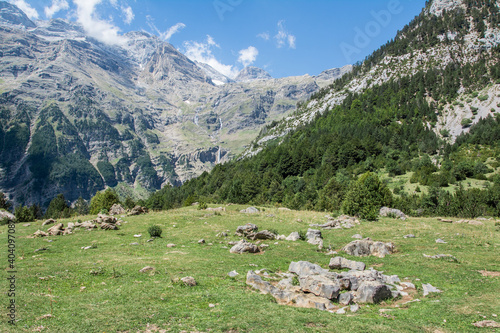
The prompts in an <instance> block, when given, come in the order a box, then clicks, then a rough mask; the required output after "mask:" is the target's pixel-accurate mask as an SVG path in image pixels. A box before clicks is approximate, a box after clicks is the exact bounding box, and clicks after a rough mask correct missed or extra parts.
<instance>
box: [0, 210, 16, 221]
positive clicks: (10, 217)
mask: <svg viewBox="0 0 500 333" xmlns="http://www.w3.org/2000/svg"><path fill="white" fill-rule="evenodd" d="M3 219H7V220H9V221H15V220H16V216H15V215H14V214H11V213H9V212H8V211H6V210H3V209H0V220H3Z"/></svg>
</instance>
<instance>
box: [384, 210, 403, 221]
mask: <svg viewBox="0 0 500 333" xmlns="http://www.w3.org/2000/svg"><path fill="white" fill-rule="evenodd" d="M379 215H380V216H389V217H395V218H398V219H401V220H403V221H404V220H406V218H407V216H406V215H405V214H404V213H403V212H402V211H400V210H399V209H394V208H389V207H382V208H380V212H379Z"/></svg>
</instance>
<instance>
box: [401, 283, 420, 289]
mask: <svg viewBox="0 0 500 333" xmlns="http://www.w3.org/2000/svg"><path fill="white" fill-rule="evenodd" d="M400 285H402V286H403V287H405V288H411V289H416V288H415V285H414V284H413V283H411V282H401V283H400Z"/></svg>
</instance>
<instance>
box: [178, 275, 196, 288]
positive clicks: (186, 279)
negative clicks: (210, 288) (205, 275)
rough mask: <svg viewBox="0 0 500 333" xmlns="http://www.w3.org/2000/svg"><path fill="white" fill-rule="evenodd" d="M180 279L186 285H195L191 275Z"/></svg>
mask: <svg viewBox="0 0 500 333" xmlns="http://www.w3.org/2000/svg"><path fill="white" fill-rule="evenodd" d="M181 281H182V282H184V284H185V285H186V286H188V287H194V286H196V285H197V283H196V280H195V279H194V278H193V277H192V276H186V277H183V278H182V279H181Z"/></svg>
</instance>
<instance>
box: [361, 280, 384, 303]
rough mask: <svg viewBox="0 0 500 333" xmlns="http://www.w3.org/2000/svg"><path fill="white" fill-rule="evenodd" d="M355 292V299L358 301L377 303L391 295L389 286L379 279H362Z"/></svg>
mask: <svg viewBox="0 0 500 333" xmlns="http://www.w3.org/2000/svg"><path fill="white" fill-rule="evenodd" d="M357 292H358V296H357V298H356V301H357V302H360V303H379V302H381V301H383V300H386V299H388V298H392V296H393V295H392V292H391V289H390V288H389V286H387V285H385V284H382V283H381V282H379V281H364V282H362V283H361V284H360V285H359V288H358V290H357Z"/></svg>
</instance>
